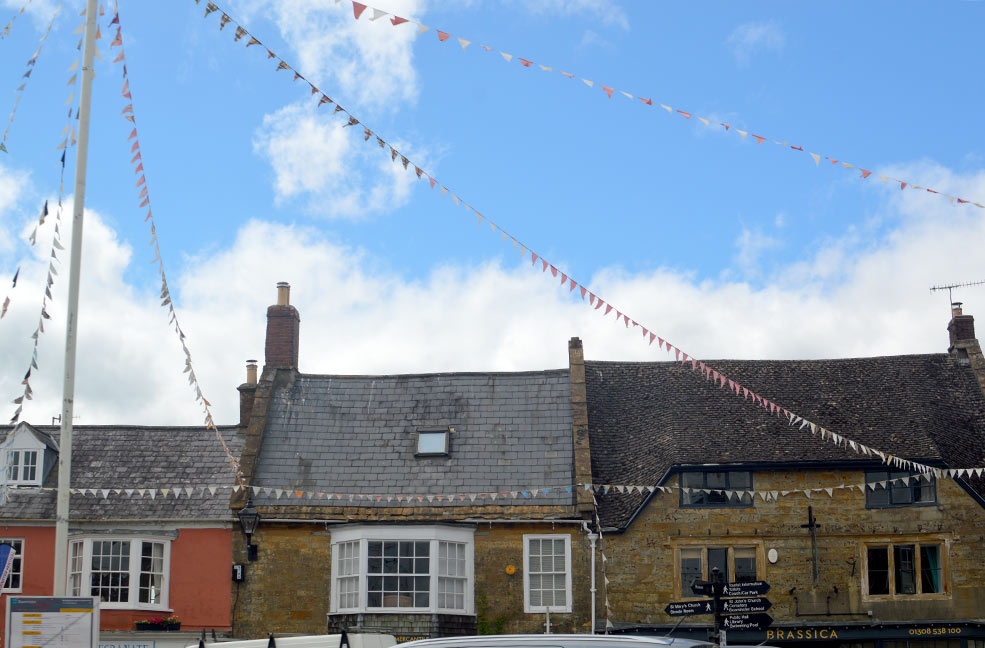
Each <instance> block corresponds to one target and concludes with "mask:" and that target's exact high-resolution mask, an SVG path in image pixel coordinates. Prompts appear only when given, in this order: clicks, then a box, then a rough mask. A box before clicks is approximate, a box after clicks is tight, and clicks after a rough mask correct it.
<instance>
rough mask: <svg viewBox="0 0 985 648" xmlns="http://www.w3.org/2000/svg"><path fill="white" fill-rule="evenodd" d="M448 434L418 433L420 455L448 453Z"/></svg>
mask: <svg viewBox="0 0 985 648" xmlns="http://www.w3.org/2000/svg"><path fill="white" fill-rule="evenodd" d="M447 435H448V432H418V433H417V451H418V452H419V453H420V454H431V453H445V452H447V451H448V449H447V446H446V445H445V444H446V437H447Z"/></svg>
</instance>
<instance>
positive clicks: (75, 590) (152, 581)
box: [68, 536, 171, 610]
mask: <svg viewBox="0 0 985 648" xmlns="http://www.w3.org/2000/svg"><path fill="white" fill-rule="evenodd" d="M170 550H171V546H170V542H169V541H168V540H164V539H158V538H128V537H118V536H93V537H89V538H80V539H73V540H72V542H71V544H70V546H69V574H68V592H69V596H98V597H99V600H100V601H101V603H100V606H101V607H103V608H107V609H114V608H116V609H141V610H156V609H166V608H167V607H168V583H167V581H168V570H169V559H170Z"/></svg>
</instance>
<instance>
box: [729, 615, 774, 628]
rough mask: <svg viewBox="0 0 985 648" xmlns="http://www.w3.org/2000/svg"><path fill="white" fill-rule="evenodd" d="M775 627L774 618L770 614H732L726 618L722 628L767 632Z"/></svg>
mask: <svg viewBox="0 0 985 648" xmlns="http://www.w3.org/2000/svg"><path fill="white" fill-rule="evenodd" d="M771 625H773V617H771V616H770V615H768V614H762V613H756V614H732V615H729V616H727V617H725V618H724V620H723V621H722V627H723V628H725V629H726V630H765V629H766V628H768V627H770V626H771Z"/></svg>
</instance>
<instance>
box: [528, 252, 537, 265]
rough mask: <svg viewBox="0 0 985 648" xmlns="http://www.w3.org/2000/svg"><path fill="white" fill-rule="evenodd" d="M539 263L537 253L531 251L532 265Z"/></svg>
mask: <svg viewBox="0 0 985 648" xmlns="http://www.w3.org/2000/svg"><path fill="white" fill-rule="evenodd" d="M535 263H537V253H536V252H534V251H533V250H530V265H533V264H535Z"/></svg>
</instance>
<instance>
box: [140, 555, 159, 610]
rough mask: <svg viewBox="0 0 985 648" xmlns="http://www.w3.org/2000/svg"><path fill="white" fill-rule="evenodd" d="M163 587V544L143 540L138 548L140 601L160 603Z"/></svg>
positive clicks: (152, 603)
mask: <svg viewBox="0 0 985 648" xmlns="http://www.w3.org/2000/svg"><path fill="white" fill-rule="evenodd" d="M163 587H164V544H163V543H160V542H143V543H141V549H140V592H139V600H140V602H141V603H148V604H150V605H161V604H162V603H163V600H162V598H161V596H162V594H163Z"/></svg>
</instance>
